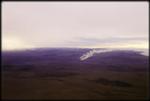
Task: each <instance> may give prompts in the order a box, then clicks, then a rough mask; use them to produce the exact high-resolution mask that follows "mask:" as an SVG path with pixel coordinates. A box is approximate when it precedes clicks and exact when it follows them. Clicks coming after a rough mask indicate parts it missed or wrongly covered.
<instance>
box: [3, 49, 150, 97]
mask: <svg viewBox="0 0 150 101" xmlns="http://www.w3.org/2000/svg"><path fill="white" fill-rule="evenodd" d="M89 50H90V49H37V50H32V51H31V50H28V51H19V52H3V54H2V57H3V64H2V99H81V100H82V99H84V100H85V99H89V100H103V99H105V100H113V99H115V100H119V99H131V100H132V99H134V100H137V99H138V100H139V99H142V100H143V99H148V98H149V96H148V95H149V92H148V89H149V86H148V83H149V82H148V79H149V78H148V75H149V74H148V57H147V56H143V55H140V54H139V53H137V52H133V51H113V52H106V53H102V54H97V55H94V56H93V57H91V58H89V59H87V60H85V61H80V56H81V55H82V54H84V53H85V52H88V51H89Z"/></svg>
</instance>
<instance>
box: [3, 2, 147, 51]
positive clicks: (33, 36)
mask: <svg viewBox="0 0 150 101" xmlns="http://www.w3.org/2000/svg"><path fill="white" fill-rule="evenodd" d="M148 17H149V15H148V2H2V49H3V50H5V49H24V48H42V47H80V48H85V47H87V48H110V47H111V48H120V47H125V48H148V24H149V23H148V22H149V21H148Z"/></svg>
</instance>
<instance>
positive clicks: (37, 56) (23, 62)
mask: <svg viewBox="0 0 150 101" xmlns="http://www.w3.org/2000/svg"><path fill="white" fill-rule="evenodd" d="M90 50H91V49H80V48H75V49H74V48H45V49H35V50H25V51H8V52H2V63H3V64H2V65H3V66H2V69H3V70H31V69H32V70H33V69H35V70H37V69H39V68H43V69H46V68H49V69H55V68H68V69H70V68H76V69H77V68H85V69H91V70H101V69H107V70H111V71H122V72H125V71H146V70H148V56H144V55H142V54H140V53H139V52H136V51H128V50H113V51H110V52H103V53H99V54H94V55H93V56H92V57H90V58H88V59H86V60H84V61H81V60H80V57H81V56H82V55H83V54H85V53H87V52H89V51H90ZM40 70H41V69H40Z"/></svg>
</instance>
